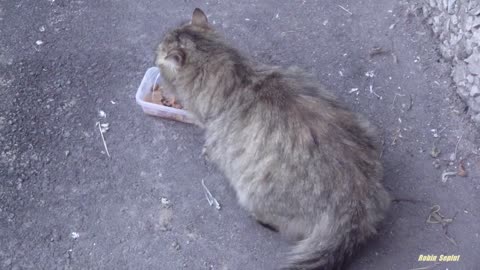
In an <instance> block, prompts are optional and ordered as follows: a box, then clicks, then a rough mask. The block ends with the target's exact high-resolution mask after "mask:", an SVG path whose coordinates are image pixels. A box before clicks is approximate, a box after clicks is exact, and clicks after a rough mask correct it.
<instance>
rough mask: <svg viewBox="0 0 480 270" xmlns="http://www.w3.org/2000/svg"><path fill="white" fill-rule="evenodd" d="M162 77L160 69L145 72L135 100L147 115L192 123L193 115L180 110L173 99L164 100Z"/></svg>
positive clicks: (150, 69) (179, 106)
mask: <svg viewBox="0 0 480 270" xmlns="http://www.w3.org/2000/svg"><path fill="white" fill-rule="evenodd" d="M161 82H162V77H161V76H160V69H158V68H157V67H151V68H149V69H148V70H147V72H145V76H143V80H142V82H141V84H140V87H138V90H137V94H136V95H135V99H136V101H137V103H138V105H140V106H141V107H142V109H143V112H144V113H146V114H149V115H153V116H158V117H162V118H167V119H173V120H177V121H181V122H185V123H190V124H192V123H194V120H193V119H194V118H193V115H192V114H191V113H190V112H188V111H185V110H183V109H182V106H181V104H179V103H177V102H176V101H175V98H174V97H171V98H166V97H164V96H163V95H162V84H161Z"/></svg>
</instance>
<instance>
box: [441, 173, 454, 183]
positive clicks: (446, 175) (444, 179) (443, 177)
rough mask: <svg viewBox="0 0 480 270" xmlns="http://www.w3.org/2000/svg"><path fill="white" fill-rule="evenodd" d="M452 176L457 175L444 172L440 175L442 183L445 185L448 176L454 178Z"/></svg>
mask: <svg viewBox="0 0 480 270" xmlns="http://www.w3.org/2000/svg"><path fill="white" fill-rule="evenodd" d="M454 175H457V172H447V171H444V172H443V173H442V183H446V182H447V180H448V177H449V176H454Z"/></svg>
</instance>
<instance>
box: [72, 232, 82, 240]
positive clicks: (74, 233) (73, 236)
mask: <svg viewBox="0 0 480 270" xmlns="http://www.w3.org/2000/svg"><path fill="white" fill-rule="evenodd" d="M70 237H72V238H73V239H77V238H79V237H80V234H79V233H77V232H72V233H71V234H70Z"/></svg>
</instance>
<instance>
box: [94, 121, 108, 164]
mask: <svg viewBox="0 0 480 270" xmlns="http://www.w3.org/2000/svg"><path fill="white" fill-rule="evenodd" d="M95 125H96V126H98V130H99V131H100V136H102V142H103V146H104V147H105V152H107V156H108V157H110V153H109V152H108V147H107V142H106V141H105V137H103V131H102V127H101V126H100V122H97V123H96V124H95Z"/></svg>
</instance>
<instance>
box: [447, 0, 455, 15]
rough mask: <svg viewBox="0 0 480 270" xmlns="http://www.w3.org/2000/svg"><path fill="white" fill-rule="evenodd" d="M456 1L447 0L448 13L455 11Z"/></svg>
mask: <svg viewBox="0 0 480 270" xmlns="http://www.w3.org/2000/svg"><path fill="white" fill-rule="evenodd" d="M456 1H457V0H448V4H447V10H448V13H450V14H453V12H454V11H455V10H454V7H455V2H456Z"/></svg>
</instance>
